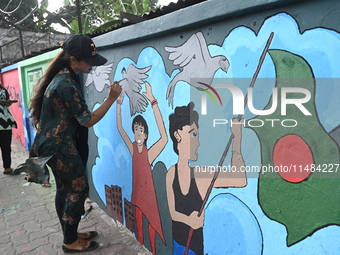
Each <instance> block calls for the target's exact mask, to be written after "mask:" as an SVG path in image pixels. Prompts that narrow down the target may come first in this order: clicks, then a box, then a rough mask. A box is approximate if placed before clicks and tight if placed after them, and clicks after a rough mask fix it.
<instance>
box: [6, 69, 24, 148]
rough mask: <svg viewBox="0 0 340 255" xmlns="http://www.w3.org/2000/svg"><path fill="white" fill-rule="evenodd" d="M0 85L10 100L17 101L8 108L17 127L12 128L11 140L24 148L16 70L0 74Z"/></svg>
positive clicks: (20, 99)
mask: <svg viewBox="0 0 340 255" xmlns="http://www.w3.org/2000/svg"><path fill="white" fill-rule="evenodd" d="M1 83H2V84H3V85H4V87H5V88H6V89H7V90H8V93H9V96H10V99H11V100H17V101H18V102H17V103H14V104H12V105H11V106H10V111H11V114H12V116H13V118H14V119H15V121H16V122H17V126H18V128H13V138H14V139H17V140H18V141H19V142H20V143H21V144H22V145H24V146H25V133H24V124H23V118H22V98H21V90H20V82H19V75H18V69H13V70H10V71H8V72H4V73H2V75H1Z"/></svg>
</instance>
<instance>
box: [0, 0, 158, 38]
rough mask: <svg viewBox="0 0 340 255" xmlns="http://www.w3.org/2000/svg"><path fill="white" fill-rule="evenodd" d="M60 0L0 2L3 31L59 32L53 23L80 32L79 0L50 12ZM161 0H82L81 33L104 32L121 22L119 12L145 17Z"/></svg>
mask: <svg viewBox="0 0 340 255" xmlns="http://www.w3.org/2000/svg"><path fill="white" fill-rule="evenodd" d="M52 1H60V0H0V28H6V29H8V28H21V29H23V30H25V31H35V32H46V33H51V32H52V33H59V32H58V31H56V30H55V29H54V28H53V27H52V26H51V24H58V25H59V26H61V27H63V28H67V30H68V31H69V33H79V31H80V29H79V27H78V14H77V5H76V2H77V1H76V0H64V7H62V8H60V9H59V10H57V11H55V12H54V13H51V12H49V11H48V10H47V7H48V2H52ZM157 2H158V0H79V5H80V18H81V25H82V33H85V34H86V33H93V32H97V31H105V30H108V29H111V28H112V27H114V26H117V25H119V24H121V23H122V21H121V17H120V12H121V11H123V12H127V13H130V14H134V15H137V16H142V15H143V14H145V13H149V12H150V11H152V10H155V9H156V8H158V6H157Z"/></svg>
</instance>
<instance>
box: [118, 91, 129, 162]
mask: <svg viewBox="0 0 340 255" xmlns="http://www.w3.org/2000/svg"><path fill="white" fill-rule="evenodd" d="M123 98H124V94H123V93H122V95H121V96H120V97H119V99H118V100H117V114H116V119H117V128H118V132H119V134H120V135H121V137H122V138H123V141H124V143H125V144H126V146H127V147H128V149H129V151H130V154H131V156H132V155H133V146H132V142H131V140H130V138H129V136H128V135H127V133H126V132H125V130H124V128H123V126H122V111H121V104H122V102H123Z"/></svg>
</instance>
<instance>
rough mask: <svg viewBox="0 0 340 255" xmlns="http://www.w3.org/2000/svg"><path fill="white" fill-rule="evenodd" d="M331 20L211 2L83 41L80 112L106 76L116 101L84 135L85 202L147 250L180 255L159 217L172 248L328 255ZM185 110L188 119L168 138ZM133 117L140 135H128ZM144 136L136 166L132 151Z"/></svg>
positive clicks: (334, 119)
mask: <svg viewBox="0 0 340 255" xmlns="http://www.w3.org/2000/svg"><path fill="white" fill-rule="evenodd" d="M339 12H340V2H338V1H335V0H325V1H317V0H315V1H295V2H294V3H293V1H280V0H258V1H250V0H249V1H228V0H225V1H222V0H211V1H207V2H203V3H201V4H197V5H194V6H191V7H189V8H186V9H181V10H179V11H176V12H173V13H171V14H168V15H166V16H162V17H159V18H156V19H152V20H148V21H145V22H142V23H139V24H136V25H133V26H129V27H125V28H121V29H119V30H116V31H113V32H110V33H107V34H104V35H102V36H99V37H96V38H95V43H96V46H97V48H98V50H99V51H100V53H101V54H103V55H105V56H106V57H107V58H108V60H109V61H108V63H107V64H106V65H105V66H102V67H97V68H96V69H95V70H94V71H93V73H92V74H90V75H87V76H86V75H85V76H84V81H85V96H86V100H87V102H88V104H89V107H90V108H91V109H96V107H98V105H99V104H101V103H102V102H103V101H104V100H105V98H106V96H107V87H108V85H109V84H110V83H111V82H112V81H114V80H117V81H119V80H122V81H121V84H122V86H123V87H124V91H125V96H124V99H123V101H122V104H121V106H119V105H117V104H114V105H113V107H112V108H111V109H110V110H109V112H108V114H107V115H106V116H105V117H104V118H103V120H101V121H100V122H99V123H98V124H97V125H95V126H94V128H91V129H90V140H89V141H90V158H89V161H88V164H87V171H88V175H89V180H90V183H91V192H90V196H91V198H92V199H94V200H95V201H96V202H97V203H98V204H99V205H100V206H101V207H102V208H104V209H105V210H107V212H108V213H109V214H111V215H112V216H113V217H114V218H115V219H117V220H118V221H120V222H121V223H122V224H124V225H126V226H127V227H128V228H129V229H130V230H131V231H132V232H133V233H135V234H136V238H137V239H138V240H140V242H141V243H144V244H145V246H146V247H147V248H148V249H150V250H152V251H154V253H157V254H172V253H174V254H184V250H185V247H184V246H185V243H184V244H183V243H182V246H181V245H179V244H178V243H176V242H173V239H176V240H177V241H178V242H179V243H180V242H181V241H180V240H178V239H179V235H178V234H174V232H173V227H172V225H173V222H172V220H175V221H178V222H182V223H183V224H182V225H181V226H182V227H179V229H180V230H182V231H180V232H181V233H182V234H183V237H182V239H183V240H185V241H186V240H187V239H188V238H187V236H188V234H189V231H190V230H189V229H190V227H192V228H198V229H199V230H198V231H195V232H194V236H195V235H196V234H195V233H197V236H195V237H194V238H193V239H192V242H191V246H190V248H191V249H193V250H195V252H196V254H209V255H211V254H218V255H221V254H270V255H271V254H338V253H339V250H340V242H339V236H340V228H339V223H340V217H339V215H340V212H339V202H340V201H339V196H338V193H339V189H340V186H339V185H338V181H339V179H338V178H339V171H338V166H339V132H338V126H339V124H340V113H339V111H338V110H337V109H339V100H338V98H339V96H340V95H339V94H340V89H339V79H338V78H339V77H340V68H339V67H340V66H339V61H338V59H339V54H340V48H339V45H340V34H339V31H340V27H339V24H340V23H339V17H340V16H339ZM271 35H273V37H272V38H271ZM266 46H268V48H266ZM253 78H256V79H254V80H255V81H256V82H255V83H253V82H252V79H253ZM144 82H148V83H149V84H150V85H151V89H152V95H153V96H154V98H156V99H157V100H158V104H157V105H152V104H151V101H152V100H153V98H152V96H150V94H149V96H147V97H145V94H143V93H144V92H147V91H150V89H149V88H148V87H147V85H146V84H144ZM251 84H252V85H254V87H253V90H252V91H250V92H249V94H248V95H249V96H248V99H249V100H248V103H247V104H246V106H245V107H244V105H243V99H244V97H245V95H246V94H247V93H248V90H247V88H248V87H249V86H250V85H251ZM196 88H198V89H196ZM287 91H288V92H287ZM231 92H232V93H231ZM276 92H277V94H276ZM250 96H252V98H250ZM148 98H149V99H151V101H150V100H149V99H148ZM286 98H288V99H290V101H289V100H286ZM190 102H193V103H194V105H195V106H194V110H195V111H197V113H198V116H199V120H198V123H195V124H193V125H191V123H190V125H191V126H189V125H188V124H186V126H185V127H184V128H183V130H181V129H175V130H176V132H170V126H172V125H174V123H173V121H175V122H176V121H177V122H180V121H181V120H180V119H181V118H182V117H180V116H177V117H174V119H173V120H172V121H171V122H170V120H169V117H170V115H171V114H173V113H174V112H175V111H178V110H179V108H178V107H181V106H187V105H188V104H189V103H190ZM294 104H295V105H294ZM252 106H253V107H252ZM119 108H121V120H122V130H124V132H125V133H126V135H125V136H124V135H121V133H122V134H124V132H121V133H120V132H119V131H118V127H120V124H119V119H120V117H119V115H117V111H118V113H119V111H120V110H119ZM157 109H159V112H158V110H157ZM243 109H245V110H244V112H243ZM284 109H286V112H285V111H283V110H284ZM264 110H267V111H266V112H264ZM159 113H160V114H159ZM239 114H241V117H242V118H243V119H244V124H243V125H241V127H242V128H241V130H240V131H238V130H234V138H233V137H232V136H231V124H230V122H231V120H232V118H234V117H237V116H238V115H239ZM136 115H141V116H143V118H144V119H145V120H146V123H147V125H148V134H147V135H145V132H144V133H141V132H140V129H143V128H141V127H139V126H137V130H134V129H132V128H131V126H132V121H133V119H134V117H135V116H136ZM171 118H172V117H171ZM117 120H118V122H117ZM163 126H164V128H165V133H166V138H167V139H164V135H163V136H162V134H163V133H162V132H163ZM237 126H240V125H235V124H234V127H237ZM144 129H145V124H144ZM135 131H139V134H137V133H136V132H135ZM144 131H145V130H144ZM184 131H186V132H187V133H183V132H184ZM171 133H172V134H173V135H174V139H175V140H176V139H178V141H179V143H178V145H175V147H176V148H179V155H177V154H176V153H175V152H174V149H173V147H174V146H173V141H172V139H171ZM123 137H125V139H123ZM141 137H142V138H141ZM145 137H147V138H148V140H147V144H146V147H145V148H144V149H143V150H144V151H143V153H145V155H146V156H145V155H144V158H143V156H142V155H141V154H140V153H139V151H137V150H134V149H133V145H132V144H133V143H134V142H135V141H136V142H137V143H138V141H139V140H141V141H143V140H144V139H145ZM230 137H231V138H232V139H231V141H232V145H231V146H230V147H228V141H229V139H230ZM238 145H240V146H241V149H240V153H241V155H240V154H238V152H239V151H238V150H239V147H238ZM138 148H143V146H141V147H138ZM224 151H226V152H227V154H226V156H225V155H224V154H223V153H224ZM240 156H242V157H240ZM242 159H243V161H244V164H243V161H242ZM176 164H177V165H178V178H179V183H180V190H181V192H182V193H183V194H187V193H188V192H189V196H191V195H192V196H193V197H192V199H189V202H184V205H183V203H182V204H180V201H179V200H177V199H179V197H180V196H181V195H180V192H179V190H178V187H177V186H176V183H175V185H174V184H173V180H174V178H175V172H176V171H175V165H176ZM150 165H151V166H150ZM190 167H191V170H192V172H193V173H191V174H192V175H190ZM216 169H221V170H222V171H223V173H221V174H220V175H219V176H218V178H217V180H216V182H213V183H214V188H212V190H211V192H209V191H208V189H209V185H210V184H211V183H212V178H213V176H214V171H215V170H216ZM242 169H243V170H245V172H246V173H238V171H240V170H242ZM227 170H230V171H231V172H228V173H226V171H227ZM233 170H235V171H234V173H233ZM235 175H236V176H235ZM190 176H191V177H194V178H193V180H194V182H190V181H191V180H192V179H191V178H190ZM195 184H196V186H197V189H196V190H195V188H193V187H194V185H195ZM190 187H191V189H190V190H189V188H190ZM205 196H207V201H206V203H205V204H204V210H203V212H202V215H203V216H201V217H197V216H196V215H197V211H199V210H200V205H201V204H202V200H203V199H204V198H205ZM183 199H184V198H183ZM180 210H183V211H187V212H186V213H187V215H184V214H183V213H180ZM148 223H149V224H150V225H148ZM202 225H203V228H202V229H200V228H199V227H200V226H202ZM148 226H149V227H148ZM150 226H151V227H150ZM181 228H183V229H181ZM199 231H201V233H202V235H201V236H202V238H201V239H200V237H199V236H200V233H198V232H199ZM154 236H155V239H154V238H153V237H154ZM183 240H182V242H183ZM153 245H154V247H153ZM155 247H156V248H155ZM190 252H191V251H190ZM189 254H193V253H189Z"/></svg>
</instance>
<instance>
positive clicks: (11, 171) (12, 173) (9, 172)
mask: <svg viewBox="0 0 340 255" xmlns="http://www.w3.org/2000/svg"><path fill="white" fill-rule="evenodd" d="M3 174H9V175H18V174H20V173H17V172H14V171H13V169H12V168H11V169H10V170H9V171H4V172H3Z"/></svg>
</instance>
